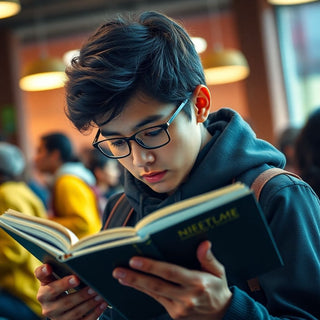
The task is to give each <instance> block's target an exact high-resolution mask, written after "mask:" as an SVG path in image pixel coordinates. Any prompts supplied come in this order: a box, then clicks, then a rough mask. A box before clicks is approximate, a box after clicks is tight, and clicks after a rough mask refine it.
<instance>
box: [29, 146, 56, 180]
mask: <svg viewBox="0 0 320 320" xmlns="http://www.w3.org/2000/svg"><path fill="white" fill-rule="evenodd" d="M34 164H35V167H36V169H37V170H39V171H40V172H42V173H50V174H52V173H54V171H55V169H56V166H57V163H56V159H55V157H54V154H53V153H52V152H51V153H50V152H49V151H48V150H47V149H46V146H45V144H44V142H43V141H42V140H40V142H39V144H38V146H37V150H36V154H35V157H34Z"/></svg>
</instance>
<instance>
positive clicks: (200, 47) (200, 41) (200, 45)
mask: <svg viewBox="0 0 320 320" xmlns="http://www.w3.org/2000/svg"><path fill="white" fill-rule="evenodd" d="M191 40H192V42H193V44H194V47H195V49H196V51H197V53H202V52H204V51H206V49H207V41H206V39H204V38H201V37H191Z"/></svg>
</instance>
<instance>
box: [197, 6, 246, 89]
mask: <svg viewBox="0 0 320 320" xmlns="http://www.w3.org/2000/svg"><path fill="white" fill-rule="evenodd" d="M213 3H215V6H216V11H219V10H218V9H219V8H218V6H219V2H218V1H216V0H214V2H212V4H213ZM207 4H208V9H209V10H208V12H210V11H211V12H212V11H213V10H211V9H212V8H210V2H209V0H208V2H207ZM218 13H219V12H218ZM219 18H220V14H219V17H216V20H215V22H214V23H213V19H212V15H211V16H209V23H210V24H211V26H210V29H211V33H212V35H215V37H214V38H213V42H214V43H215V45H214V48H213V50H211V51H209V52H206V53H204V54H203V57H202V59H201V60H202V65H203V68H204V73H205V77H206V82H207V85H217V84H226V83H231V82H236V81H240V80H243V79H245V78H247V77H248V75H249V73H250V69H249V65H248V62H247V60H246V58H245V56H244V55H243V53H242V52H241V51H239V50H236V49H225V48H224V47H223V45H222V30H221V26H220V21H219Z"/></svg>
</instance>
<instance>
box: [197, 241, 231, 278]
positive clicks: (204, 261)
mask: <svg viewBox="0 0 320 320" xmlns="http://www.w3.org/2000/svg"><path fill="white" fill-rule="evenodd" d="M197 258H198V260H199V262H200V264H201V267H202V270H204V271H207V272H209V273H211V274H213V275H215V276H217V277H219V278H223V277H225V270H224V266H223V265H222V264H221V263H220V262H219V261H218V260H217V259H216V258H215V256H214V255H213V253H212V251H211V242H210V241H203V242H201V243H200V245H199V247H198V249H197Z"/></svg>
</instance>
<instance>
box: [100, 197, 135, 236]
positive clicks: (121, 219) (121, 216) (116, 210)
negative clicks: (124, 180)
mask: <svg viewBox="0 0 320 320" xmlns="http://www.w3.org/2000/svg"><path fill="white" fill-rule="evenodd" d="M133 211H134V210H133V208H132V207H131V205H130V203H129V201H128V198H127V197H126V195H125V194H124V193H122V194H121V196H120V197H119V198H118V200H117V201H116V203H115V205H114V206H113V208H112V210H111V212H110V214H109V216H108V219H107V220H106V222H105V224H104V226H103V230H105V229H108V228H115V227H120V226H125V225H126V224H127V223H128V220H129V218H130V217H131V215H132V213H133Z"/></svg>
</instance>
